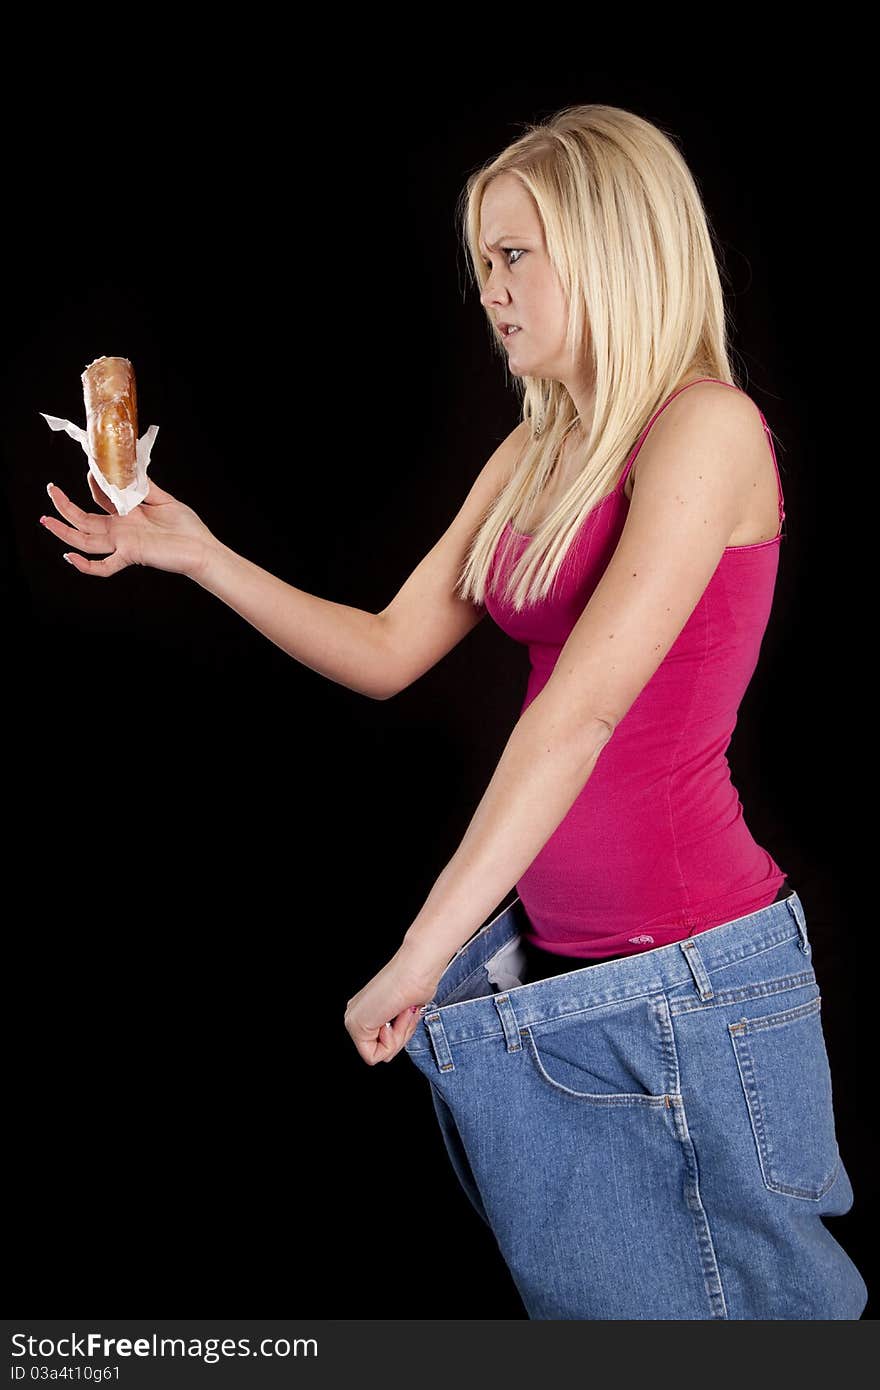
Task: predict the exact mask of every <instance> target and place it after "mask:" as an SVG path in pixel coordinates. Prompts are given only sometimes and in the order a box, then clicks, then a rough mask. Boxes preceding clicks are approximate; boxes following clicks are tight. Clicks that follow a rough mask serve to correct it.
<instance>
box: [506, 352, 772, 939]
mask: <svg viewBox="0 0 880 1390" xmlns="http://www.w3.org/2000/svg"><path fill="white" fill-rule="evenodd" d="M700 380H701V381H715V380H717V378H715V377H701V378H700ZM721 384H722V385H725V386H730V383H729V382H722V383H721ZM696 385H697V383H696V382H695V381H694V382H689V383H688V386H696ZM688 386H682V387H680V388H679V391H675V392H674V393H673V394H672V395H671V396H670V397H669V399H668V400H667V401H664V403H663V405H662V406H661V407H660V409H659V410H657V411H656V412H655V414H654V415H653V416H652V417H651V419H650V420H649V421H648V423H647V425H646V426H645V428H644V430H643V431H642V433H641V435H640V436H639V438H638V441H637V442H636V446H635V448H634V449H633V451H632V453H631V455H630V457H629V459H628V460H627V463H626V467H625V468H624V470H623V475H622V477H621V478H620V481H619V482H618V484H617V486H616V487H615V489H614V491H613V492H611V493H609V494H608V495H607V496H606V497H603V498H602V500H601V501H600V502H598V503H597V505H596V506H595V507H593V508H592V510H591V511H590V512H589V513H588V515H587V517H586V519H585V521H584V523H583V527H582V529H581V531H580V532H579V533H578V535H577V536H576V537H575V540H574V541H573V543H572V546H571V549H570V551H569V553H568V555H567V557H566V560H565V561H564V563H563V566H562V569H561V571H560V573H559V574H558V575H557V581H556V588H555V592H554V593H553V594H552V595H550V596H549V597H548V598H546V599H545V600H544V601H543V602H542V603H540V604H538V605H533V606H531V607H528V608H526V609H525V611H524V612H522V613H515V612H514V611H513V609H512V608H511V606H510V605H509V604H506V603H502V602H501V601H500V597H499V596H497V595H496V594H494V593H493V592H492V589H491V584H492V574H493V573H494V572H495V566H496V563H497V561H498V558H499V556H498V551H496V555H495V558H494V559H493V563H492V568H491V570H490V578H489V585H490V587H489V592H488V594H487V599H486V610H487V612H488V613H489V615H490V617H491V618H492V619H493V620H494V621H495V622H496V623H497V624H498V626H499V627H500V628H501V629H502V630H503V631H504V632H506V633H507V634H508V636H510V637H512V638H513V639H514V640H515V641H517V642H521V643H523V644H524V645H525V646H527V647H528V650H529V659H530V663H531V670H530V673H529V680H528V686H527V689H526V695H525V700H524V702H523V706H522V708H523V710H525V709H526V708H527V707H528V706H529V705H530V704H531V702H532V700H534V698H535V696H536V695H537V694H538V692H539V691H540V690H542V689H543V687H544V685H545V684H546V683H547V680H548V679H549V676H550V673H551V672H552V670H553V667H554V665H555V664H556V660H557V658H558V656H559V653H560V651H561V649H562V647H563V645H564V643H565V642H566V640H567V638H568V636H569V633H570V632H571V630H572V628H573V627H574V625H575V623H576V622H577V620H578V618H579V617H580V615H581V613H582V612H583V610H584V608H585V607H586V605H587V603H588V602H589V599H590V596H591V595H592V593H593V590H594V589H595V588H596V585H597V584H598V582H599V580H600V579H601V577H602V574H603V572H604V570H605V568H606V566H607V565H608V562H609V561H610V559H611V557H612V555H613V553H614V549H615V547H616V545H617V542H618V540H619V539H620V535H621V532H622V530H623V525H624V522H625V520H626V514H627V510H628V507H629V499H628V498H627V497H626V495H625V493H624V485H625V483H626V479H627V475H628V474H629V470H630V468H631V467H632V465H633V461H634V460H635V458H636V456H637V454H638V452H639V449H640V448H641V446H642V443H643V441H644V439H645V437H646V435H647V433H648V431H649V430H650V428H651V426H652V425H653V423H654V421H655V420H656V419H657V416H658V415H659V414H660V413H661V411H663V410H665V408H666V406H667V405H668V404H669V402H670V401H673V400H674V399H675V397H676V396H677V395H679V393H680V391H686V390H687V389H688ZM738 389H739V388H738V387H731V390H738ZM743 394H745V393H743ZM759 414H760V415H761V420H762V422H763V425H764V429H765V432H766V434H767V438H768V440H769V442H770V450H771V453H772V455H773V464H774V467H775V469H776V481H777V487H778V490H779V523H780V532H779V533H778V534H777V535H776V536H774V537H773V538H772V540H768V541H759V542H757V543H756V544H754V545H731V546H728V547H727V549H726V550H725V551H724V552H723V554H722V556H721V560H720V561H719V563H718V566H717V568H716V570H715V572H714V574H713V575H712V578H711V579H710V581H709V583H708V585H707V586H706V588H705V590H704V591H703V594H702V596H701V598H700V600H699V602H698V604H697V606H696V608H695V609H694V611H693V612H692V614H691V616H690V618H689V619H688V620H687V622H686V624H685V626H684V628H683V629H682V631H681V632H680V633H679V635H678V638H677V639H676V641H675V642H674V643H673V645H672V647H671V648H670V649H669V651H668V653H667V654H666V657H665V659H664V661H663V662H662V663H661V665H660V666H659V667H658V669H657V670H656V671H655V673H654V675H653V676H652V677H651V679H650V680H649V682H648V684H647V685H646V686H645V687H644V689H643V690H642V691H641V693H640V694H639V695H638V697H637V698H636V700H635V701H634V702H633V704H632V705H631V706H630V708H629V709H628V711H627V713H626V715H625V716H624V718H623V719H621V721H620V723H619V724H618V725H617V727H616V728H615V730H614V734H613V736H612V738H611V739H610V740H609V742H608V743H606V744H605V746H604V747H603V749H602V751H601V753H600V754H599V760H598V762H597V763H596V766H595V767H594V769H593V772H592V774H591V775H590V778H589V780H588V781H587V783H586V785H585V787H584V789H583V791H582V792H581V793H580V795H579V796H578V797H577V799H576V801H575V802H574V804H573V806H572V807H571V809H570V810H569V812H568V814H567V815H566V816H565V818H564V819H563V820H562V822H561V823H560V825H559V826H558V827H557V829H556V830H555V831H554V833H553V834H552V835H551V837H550V839H549V840H548V841H547V843H546V844H545V845H544V847H543V849H541V850H540V851H539V852H538V854H537V856H536V858H535V859H534V860H533V861H532V863H531V864H530V865H529V867H528V869H527V870H526V872H525V873H524V875H523V876H522V878H521V879H520V880H519V882H518V883H517V885H516V888H517V892H518V893H519V896H520V899H521V901H522V904H523V907H524V908H525V910H526V914H527V915H528V918H529V920H530V923H531V926H532V928H533V931H532V932H527V931H526V932H524V935H525V936H526V939H527V940H530V941H531V942H532V943H533V944H534V945H536V946H540V947H541V948H543V949H544V950H546V951H550V952H553V953H556V954H559V955H567V956H583V957H585V958H588V959H589V958H590V957H593V956H602V957H604V956H609V955H635V954H637V953H638V952H640V951H646V950H652V949H654V948H655V947H657V946H667V945H669V944H670V943H671V942H674V941H680V940H682V939H683V938H684V937H687V936H693V935H695V934H696V933H698V932H701V931H707V930H708V929H709V928H710V927H715V926H719V925H720V924H721V923H722V922H728V921H731V920H732V919H733V918H736V917H742V916H745V915H746V914H747V913H749V912H755V911H757V910H758V909H759V908H762V907H766V906H767V905H768V904H769V903H771V902H773V899H774V897H775V895H776V892H777V890H778V889H779V887H780V885H781V884H782V882H783V881H784V879H785V877H786V874H785V871H784V870H783V869H781V868H780V867H779V865H778V864H777V863H776V861H775V860H774V859H773V857H772V856H771V855H770V854H769V853H768V852H767V850H765V849H762V847H761V846H760V845H759V844H757V842H756V841H755V840H754V839H753V837H752V835H751V833H750V832H749V829H748V827H747V826H746V823H745V819H744V817H743V808H742V804H741V802H740V800H739V797H738V795H737V791H736V788H735V787H734V785H733V783H732V781H731V777H730V768H729V766H728V763H727V758H726V757H725V753H726V751H727V747H728V744H729V743H730V739H731V735H732V734H733V730H734V726H735V724H736V717H737V711H738V709H739V705H740V702H741V700H742V698H743V695H744V694H745V691H746V689H747V687H748V684H749V681H750V680H751V678H752V675H753V673H754V670H755V667H756V666H757V663H758V654H759V651H760V647H761V641H762V639H763V636H764V632H765V629H766V627H767V622H768V620H769V617H770V610H771V606H772V602H773V591H774V587H775V583H776V573H777V569H778V566H779V542H780V539H781V534H782V533H781V526H782V521H783V519H784V517H785V510H784V506H783V496H782V483H781V480H780V477H779V465H778V463H777V461H776V451H775V449H774V448H773V439H772V436H771V434H770V431H769V429H768V427H767V421H766V419H765V417H764V414H763V412H761V411H759ZM507 530H508V531H510V532H511V533H512V537H513V544H514V545H515V549H513V550H512V552H511V554H512V558H513V559H518V557H519V554H520V553H521V545H522V544H523V543H524V540H527V539H528V537H525V538H523V537H521V536H520V534H519V533H518V532H516V531H513V528H512V527H511V526H510V524H509V523H508V526H507ZM502 539H504V537H502ZM499 546H500V542H499Z"/></svg>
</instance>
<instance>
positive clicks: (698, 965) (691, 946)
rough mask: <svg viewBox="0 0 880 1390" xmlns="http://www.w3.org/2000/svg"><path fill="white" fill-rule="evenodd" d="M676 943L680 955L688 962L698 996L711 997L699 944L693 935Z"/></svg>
mask: <svg viewBox="0 0 880 1390" xmlns="http://www.w3.org/2000/svg"><path fill="white" fill-rule="evenodd" d="M678 944H679V946H680V947H681V951H682V955H683V956H684V958H685V960H686V961H687V963H688V967H689V969H690V972H691V974H692V975H693V977H694V982H695V983H696V986H697V992H698V993H699V996H700V998H701V999H711V998H712V994H713V991H712V985H711V982H710V980H709V975H708V972H707V970H706V967H705V965H704V964H703V957H702V956H701V955H700V948H699V946H698V945H697V943H696V941H694V939H693V937H688V938H687V940H686V941H680V942H679V943H678Z"/></svg>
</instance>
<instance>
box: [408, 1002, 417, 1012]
mask: <svg viewBox="0 0 880 1390" xmlns="http://www.w3.org/2000/svg"><path fill="white" fill-rule="evenodd" d="M409 1011H410V1013H411V1014H417V1013H418V1011H419V1006H418V1004H410V1006H409Z"/></svg>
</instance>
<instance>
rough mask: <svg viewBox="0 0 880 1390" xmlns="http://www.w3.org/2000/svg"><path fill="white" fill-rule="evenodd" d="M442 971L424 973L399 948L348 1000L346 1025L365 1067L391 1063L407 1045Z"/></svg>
mask: <svg viewBox="0 0 880 1390" xmlns="http://www.w3.org/2000/svg"><path fill="white" fill-rule="evenodd" d="M442 973H443V972H442V970H441V971H440V972H439V973H438V974H436V975H433V976H428V975H426V974H423V973H422V972H421V971H419V970H416V969H414V967H413V963H412V962H411V961H410V960H408V959H407V957H406V954H405V952H404V951H403V950H400V951H398V952H397V954H396V955H394V956H392V958H391V960H390V961H389V962H388V964H387V965H384V966H383V967H382V969H381V970H380V971H379V973H378V975H374V976H373V978H372V980H369V981H368V982H367V984H365V985H364V987H363V989H361V990H359V991H358V993H357V994H356V995H354V997H353V998H352V999H349V1001H348V1004H347V1006H346V1010H345V1026H346V1028H347V1029H348V1032H349V1033H350V1034H351V1038H352V1041H353V1043H354V1045H355V1047H356V1048H357V1050H358V1052H359V1053H360V1055H361V1056H362V1057H363V1059H364V1061H365V1062H366V1063H367V1065H368V1066H371V1067H372V1066H375V1064H376V1063H377V1062H390V1061H391V1059H392V1057H396V1056H397V1054H398V1052H399V1051H400V1050H401V1048H402V1047H405V1046H406V1044H407V1043H408V1042H409V1040H410V1038H411V1037H412V1035H413V1033H414V1032H415V1031H416V1029H417V1028H418V1026H419V1021H420V1017H421V1015H420V1012H419V1011H420V1009H421V1007H422V1005H423V1004H429V1003H430V1002H431V1000H432V999H433V998H434V991H435V990H436V988H437V985H438V984H439V982H440V976H441V975H442Z"/></svg>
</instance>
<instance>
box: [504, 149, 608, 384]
mask: <svg viewBox="0 0 880 1390" xmlns="http://www.w3.org/2000/svg"><path fill="white" fill-rule="evenodd" d="M480 223H481V226H480V253H481V255H482V256H483V260H484V264H485V266H486V269H487V271H490V274H489V279H488V280H487V281H486V284H485V287H484V288H483V291H482V294H481V295H480V302H481V304H482V305H483V306H484V308H485V309H486V311H487V313H489V314H490V315H491V317H492V319H493V320H494V322H495V323H496V325H498V324H502V323H511V324H518V325H519V329H518V331H517V332H515V333H513V334H511V335H510V336H508V337H505V338H504V346H505V351H506V352H507V362H508V367H509V370H510V371H511V373H512V374H513V375H514V376H519V375H525V376H534V377H544V378H547V379H551V380H556V381H562V382H564V383H566V384H568V383H569V382H572V384H575V383H576V382H577V380H578V378H579V377H581V376H582V374H583V367H584V363H583V361H581V362H577V363H574V362H572V360H571V358H570V356H569V354H568V353H567V352H566V348H565V329H566V319H567V308H568V306H567V304H566V300H565V295H564V293H563V289H562V285H561V284H560V281H559V277H558V276H557V274H556V271H555V270H554V268H553V266H552V265H551V263H550V258H549V256H548V254H547V247H546V244H545V241H544V233H543V230H542V228H541V222H540V219H539V217H538V211H537V208H536V207H535V204H534V202H533V200H532V198H531V195H530V194H529V193H528V192H527V191H526V189H525V188H523V186H522V184H521V183H520V181H519V179H518V178H517V177H516V176H515V175H514V174H499V175H498V176H497V177H496V178H494V179H493V180H492V182H491V183H490V184H489V186H488V187H487V189H486V191H485V193H484V195H483V202H482V207H481V209H480ZM575 390H576V391H577V387H575Z"/></svg>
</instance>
